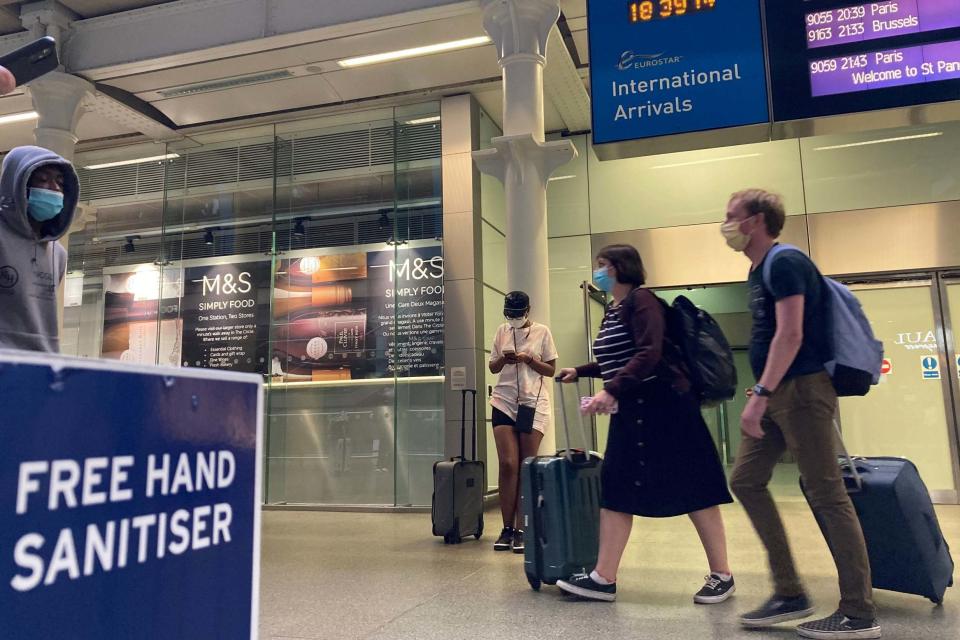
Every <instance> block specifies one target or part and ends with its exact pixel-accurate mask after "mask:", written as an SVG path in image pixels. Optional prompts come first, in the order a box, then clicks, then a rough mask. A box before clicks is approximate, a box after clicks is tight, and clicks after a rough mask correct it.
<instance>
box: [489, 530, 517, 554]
mask: <svg viewBox="0 0 960 640" xmlns="http://www.w3.org/2000/svg"><path fill="white" fill-rule="evenodd" d="M512 544H513V527H504V528H503V531H501V532H500V537H499V538H497V541H496V542H494V543H493V550H494V551H510V545H512Z"/></svg>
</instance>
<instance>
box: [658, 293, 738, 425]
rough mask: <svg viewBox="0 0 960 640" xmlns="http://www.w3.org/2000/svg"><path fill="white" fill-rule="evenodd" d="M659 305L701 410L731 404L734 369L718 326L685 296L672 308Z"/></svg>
mask: <svg viewBox="0 0 960 640" xmlns="http://www.w3.org/2000/svg"><path fill="white" fill-rule="evenodd" d="M660 303H661V304H662V305H663V309H664V313H665V314H666V318H667V332H668V334H669V337H670V341H671V342H673V344H674V345H676V347H677V348H678V349H679V351H680V355H681V357H682V358H683V361H684V363H685V364H686V366H687V371H688V372H689V374H690V382H691V383H692V384H693V391H694V393H696V394H697V396H698V397H699V398H700V404H701V406H706V407H712V406H716V405H718V404H720V403H722V402H724V401H726V400H731V399H732V398H733V397H734V395H736V393H737V367H736V364H735V363H734V361H733V350H732V349H730V343H729V342H727V337H726V336H725V335H723V331H722V330H721V329H720V325H718V324H717V321H716V320H714V319H713V318H712V317H711V316H710V314H709V313H707V312H706V311H704V310H703V309H698V308H697V306H696V305H695V304H693V303H692V302H690V300H689V299H688V298H686V297H684V296H677V297H676V299H675V300H674V301H673V305H668V304H667V303H666V302H665V301H664V300H660Z"/></svg>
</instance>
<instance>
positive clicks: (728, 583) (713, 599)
mask: <svg viewBox="0 0 960 640" xmlns="http://www.w3.org/2000/svg"><path fill="white" fill-rule="evenodd" d="M704 580H706V583H704V585H703V589H700V591H698V592H697V594H696V595H695V596H693V601H694V602H696V603H697V604H720V603H721V602H724V601H725V600H727V598H729V597H730V596H732V595H733V594H734V593H736V591H737V587H736V585H735V584H734V583H733V577H732V576H731V577H730V579H729V580H724V579H722V578H721V577H720V576H718V575H717V574H715V573H711V574H710V575H708V576H707V577H706V578H704Z"/></svg>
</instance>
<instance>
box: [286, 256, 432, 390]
mask: <svg viewBox="0 0 960 640" xmlns="http://www.w3.org/2000/svg"><path fill="white" fill-rule="evenodd" d="M273 322H274V332H273V350H272V365H271V373H272V374H273V375H274V376H276V377H278V378H280V379H282V380H283V381H285V382H297V381H321V380H351V379H363V378H386V377H392V376H394V375H399V376H404V377H408V376H426V375H440V374H441V373H442V364H443V257H442V255H441V249H440V247H424V248H411V249H399V250H397V251H393V250H387V251H371V252H357V253H344V254H337V255H325V256H324V255H316V256H305V257H301V258H294V259H290V260H284V261H282V262H281V264H280V269H279V271H278V273H277V282H276V290H275V293H274V308H273Z"/></svg>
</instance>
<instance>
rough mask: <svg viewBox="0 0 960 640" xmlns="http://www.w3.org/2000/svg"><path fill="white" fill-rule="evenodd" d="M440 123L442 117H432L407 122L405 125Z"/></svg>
mask: <svg viewBox="0 0 960 640" xmlns="http://www.w3.org/2000/svg"><path fill="white" fill-rule="evenodd" d="M434 122H440V116H430V117H429V118H417V119H416V120H407V121H406V122H404V124H432V123H434Z"/></svg>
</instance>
